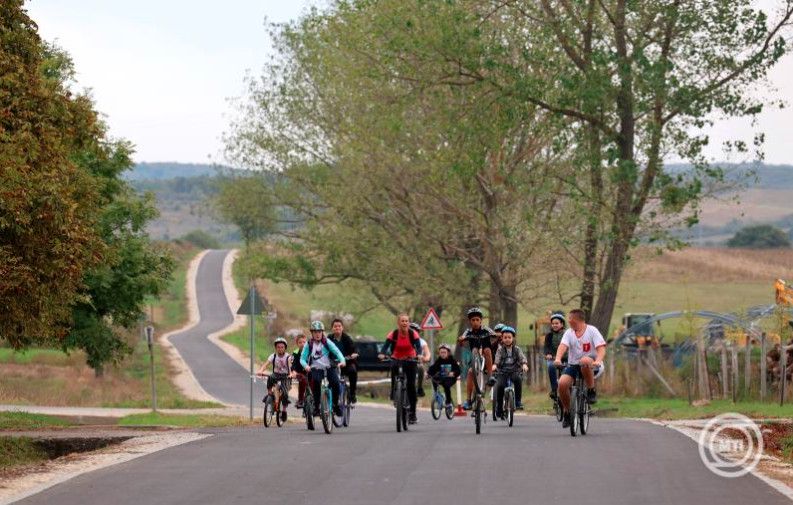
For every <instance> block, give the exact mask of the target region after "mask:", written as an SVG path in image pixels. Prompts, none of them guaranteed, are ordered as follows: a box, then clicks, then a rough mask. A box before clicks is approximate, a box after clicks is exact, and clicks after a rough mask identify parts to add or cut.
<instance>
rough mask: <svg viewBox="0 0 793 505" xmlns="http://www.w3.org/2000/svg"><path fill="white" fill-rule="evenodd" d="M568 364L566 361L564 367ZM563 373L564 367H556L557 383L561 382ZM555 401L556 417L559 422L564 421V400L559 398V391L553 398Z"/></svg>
mask: <svg viewBox="0 0 793 505" xmlns="http://www.w3.org/2000/svg"><path fill="white" fill-rule="evenodd" d="M564 366H566V364H565V363H563V364H562V367H564ZM561 375H562V368H559V367H556V380H557V384H558V383H559V377H560V376H561ZM551 401H552V402H553V414H554V416H555V417H556V420H557V421H558V422H560V423H561V422H562V419H564V409H563V408H562V400H560V399H559V392H558V391H557V393H556V396H554V397H553V398H551Z"/></svg>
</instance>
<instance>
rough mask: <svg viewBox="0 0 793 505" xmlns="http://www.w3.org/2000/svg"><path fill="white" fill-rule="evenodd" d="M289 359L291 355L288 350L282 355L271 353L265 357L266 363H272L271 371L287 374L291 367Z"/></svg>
mask: <svg viewBox="0 0 793 505" xmlns="http://www.w3.org/2000/svg"><path fill="white" fill-rule="evenodd" d="M291 361H292V355H291V354H289V353H288V352H286V353H284V355H283V356H278V355H277V354H275V353H273V354H271V355H270V357H269V358H267V362H268V363H272V365H273V373H277V374H283V375H288V374H289V369H290V368H291V364H292V363H291Z"/></svg>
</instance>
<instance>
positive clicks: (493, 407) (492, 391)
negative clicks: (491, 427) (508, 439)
mask: <svg viewBox="0 0 793 505" xmlns="http://www.w3.org/2000/svg"><path fill="white" fill-rule="evenodd" d="M490 410H491V413H492V415H493V421H498V418H497V417H496V395H495V388H490Z"/></svg>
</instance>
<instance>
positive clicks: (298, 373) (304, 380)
mask: <svg viewBox="0 0 793 505" xmlns="http://www.w3.org/2000/svg"><path fill="white" fill-rule="evenodd" d="M295 344H297V350H296V351H295V352H293V353H292V372H294V374H295V378H296V379H297V403H296V404H295V407H296V408H297V409H302V408H303V401H304V400H305V399H306V388H307V387H308V377H307V376H306V370H305V369H304V368H303V365H301V364H300V354H301V353H302V352H303V347H305V345H306V336H305V335H304V334H303V331H302V330H301V331H300V333H298V334H297V335H295Z"/></svg>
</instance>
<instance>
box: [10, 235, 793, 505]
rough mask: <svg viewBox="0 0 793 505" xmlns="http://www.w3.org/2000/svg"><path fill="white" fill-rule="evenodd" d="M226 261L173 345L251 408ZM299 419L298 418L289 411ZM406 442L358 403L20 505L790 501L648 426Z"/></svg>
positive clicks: (464, 430)
mask: <svg viewBox="0 0 793 505" xmlns="http://www.w3.org/2000/svg"><path fill="white" fill-rule="evenodd" d="M226 254H227V252H226V251H213V252H210V253H209V254H207V255H206V256H205V257H204V259H203V261H202V262H201V265H200V267H199V270H198V279H197V284H198V291H197V292H198V297H199V306H200V312H201V324H199V325H198V326H196V327H194V328H193V329H191V330H189V331H186V332H184V333H183V334H180V335H178V336H175V337H172V341H173V343H174V345H177V346H178V349H179V351H180V352H181V353H182V355H183V356H184V359H185V360H186V361H187V363H188V364H189V365H190V366H191V367H192V369H193V371H194V373H195V375H196V377H197V378H198V380H199V382H200V383H201V385H202V386H203V387H204V388H205V389H206V390H207V391H208V392H209V393H210V394H213V395H215V396H216V397H217V398H219V399H221V400H222V401H224V402H230V403H242V404H244V403H245V402H246V401H247V379H248V377H247V374H246V372H245V370H243V369H242V368H241V367H240V366H239V365H238V364H237V363H235V362H233V361H232V360H231V359H230V358H228V357H227V356H226V355H225V354H224V353H223V352H222V351H220V350H219V349H218V348H217V347H215V346H214V344H212V343H210V342H208V341H207V339H206V335H207V334H208V333H211V332H213V331H216V330H217V329H218V328H220V327H222V326H224V325H225V324H228V323H229V322H230V321H231V318H232V316H231V314H230V311H229V309H228V305H227V303H226V302H225V298H224V297H223V290H222V284H221V282H220V276H221V274H220V272H221V268H222V263H223V258H224V257H225V255H226ZM293 412H294V410H293ZM419 421H420V422H419V424H418V425H416V426H411V427H410V431H409V432H408V433H401V434H398V433H396V432H395V429H394V415H393V411H392V410H391V409H390V408H375V407H364V406H359V407H358V408H357V409H356V410H355V411H354V412H353V418H352V426H351V427H350V428H347V429H337V430H334V432H333V434H332V435H331V436H328V435H325V434H324V433H322V431H321V429H320V430H319V431H315V432H309V431H307V430H306V429H305V426H304V425H303V424H298V423H295V424H288V425H287V426H286V427H284V428H270V429H264V428H255V429H251V428H239V429H223V430H204V431H206V432H209V433H213V434H214V435H215V436H213V437H210V438H207V439H204V440H200V441H196V442H192V443H188V444H185V445H182V446H178V447H175V448H171V449H168V450H164V451H161V452H158V453H154V454H150V455H148V456H145V457H142V458H139V459H136V460H133V461H129V462H127V463H122V464H118V465H115V466H112V467H108V468H105V469H103V470H98V471H95V472H91V473H88V474H84V475H82V476H80V477H77V478H74V479H72V480H70V481H68V482H65V483H63V484H60V485H58V486H55V487H52V488H50V489H48V490H46V491H44V492H42V493H39V494H37V495H35V496H32V497H29V498H27V499H25V500H23V501H21V502H19V503H24V504H31V505H32V504H42V505H44V504H46V505H51V504H58V505H84V504H117V505H141V504H157V505H171V504H173V505H177V504H178V505H182V504H184V505H188V504H189V505H203V504H231V503H235V504H236V503H240V504H254V503H256V504H278V505H282V504H289V505H299V504H312V505H313V504H316V505H336V504H338V505H356V504H361V505H369V504H374V503H389V504H405V505H413V504H416V503H426V504H432V505H446V504H473V503H483V504H493V503H510V502H519V503H549V504H550V503H553V504H587V505H589V504H609V505H614V504H626V505H635V504H641V505H650V504H674V505H681V504H702V505H709V504H719V505H730V504H736V505H737V504H741V505H743V504H747V503H762V504H763V505H777V504H789V503H790V501H789V500H788V498H786V497H785V496H784V495H783V494H781V493H780V492H778V491H777V490H775V489H773V488H772V487H770V486H769V485H767V484H766V483H765V482H763V481H761V480H760V479H759V478H757V477H754V476H752V475H748V476H744V477H740V478H735V479H725V478H721V477H718V476H716V475H715V474H713V473H711V472H710V471H709V470H708V469H707V468H706V467H705V466H704V465H703V464H702V462H701V461H700V458H699V455H698V451H697V445H696V443H694V442H693V441H692V440H690V439H689V438H687V437H685V436H683V435H681V434H680V433H678V432H676V431H674V430H671V429H669V428H665V427H662V426H658V425H655V424H652V423H648V422H641V421H632V420H621V419H600V418H595V419H593V421H592V424H591V432H590V433H589V434H587V435H586V436H584V437H576V438H572V437H570V435H569V433H568V432H567V431H566V430H562V429H561V428H560V425H559V424H558V423H557V422H556V421H555V420H554V419H553V418H551V417H542V416H520V417H518V418H516V420H515V426H514V427H513V428H507V427H506V426H505V425H504V424H503V423H492V422H491V423H488V424H486V425H485V426H484V428H483V433H482V435H481V436H476V435H475V434H474V427H473V422H472V421H471V419H470V418H455V419H453V420H452V421H447V420H446V419H445V418H442V419H441V420H440V421H433V420H432V419H431V418H430V416H429V414H427V413H421V414H420V416H419Z"/></svg>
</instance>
